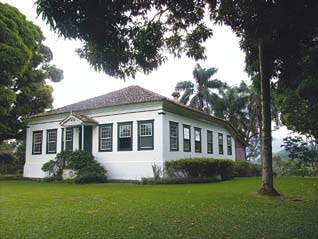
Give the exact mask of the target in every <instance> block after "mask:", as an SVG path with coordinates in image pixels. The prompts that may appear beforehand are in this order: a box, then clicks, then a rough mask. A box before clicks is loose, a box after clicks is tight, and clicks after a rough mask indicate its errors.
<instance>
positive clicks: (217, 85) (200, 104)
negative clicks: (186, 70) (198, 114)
mask: <svg viewBox="0 0 318 239" xmlns="http://www.w3.org/2000/svg"><path fill="white" fill-rule="evenodd" d="M216 72H217V69H216V68H213V67H212V68H208V69H206V68H202V67H201V66H200V65H199V64H196V66H195V68H194V70H193V78H194V79H195V84H193V83H192V82H191V81H179V82H178V83H177V85H176V87H175V92H174V93H173V95H174V96H175V97H176V96H180V92H183V94H182V96H181V98H180V99H179V102H180V103H182V104H185V105H187V104H189V106H190V107H192V108H195V109H198V110H201V111H205V112H207V113H212V112H214V111H215V110H214V107H215V104H216V102H217V101H218V100H219V95H218V94H217V93H214V92H212V90H215V89H217V90H218V91H220V90H222V89H224V88H226V87H227V84H226V83H223V82H222V81H220V80H218V79H211V77H212V76H213V75H214V74H215V73H216Z"/></svg>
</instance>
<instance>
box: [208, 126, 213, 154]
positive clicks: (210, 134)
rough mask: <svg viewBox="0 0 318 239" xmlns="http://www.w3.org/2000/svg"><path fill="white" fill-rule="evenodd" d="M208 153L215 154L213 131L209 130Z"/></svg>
mask: <svg viewBox="0 0 318 239" xmlns="http://www.w3.org/2000/svg"><path fill="white" fill-rule="evenodd" d="M207 145H208V154H213V132H212V131H210V130H208V131H207Z"/></svg>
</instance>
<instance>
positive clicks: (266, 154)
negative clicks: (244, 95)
mask: <svg viewBox="0 0 318 239" xmlns="http://www.w3.org/2000/svg"><path fill="white" fill-rule="evenodd" d="M258 52H259V55H258V57H259V58H258V60H259V70H260V80H261V103H262V127H261V134H262V136H261V137H262V142H261V144H262V145H261V146H262V152H261V157H262V167H263V170H262V187H261V189H260V190H259V192H258V193H259V194H260V195H269V196H278V195H279V193H278V192H277V191H276V190H275V189H274V182H273V168H272V129H271V96H270V77H269V74H268V72H267V71H266V69H265V68H264V63H265V62H264V55H263V42H262V40H259V41H258Z"/></svg>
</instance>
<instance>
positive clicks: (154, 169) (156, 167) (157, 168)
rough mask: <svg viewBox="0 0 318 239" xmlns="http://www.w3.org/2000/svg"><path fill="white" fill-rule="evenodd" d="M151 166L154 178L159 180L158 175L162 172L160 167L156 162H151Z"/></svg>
mask: <svg viewBox="0 0 318 239" xmlns="http://www.w3.org/2000/svg"><path fill="white" fill-rule="evenodd" d="M151 168H152V172H153V177H154V179H155V180H159V179H160V176H161V174H162V169H161V167H160V166H159V165H157V164H153V165H151Z"/></svg>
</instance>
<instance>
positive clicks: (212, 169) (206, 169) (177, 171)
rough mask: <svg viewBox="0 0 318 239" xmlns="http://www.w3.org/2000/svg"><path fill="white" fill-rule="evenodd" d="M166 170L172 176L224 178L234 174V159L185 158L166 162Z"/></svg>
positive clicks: (231, 176)
mask: <svg viewBox="0 0 318 239" xmlns="http://www.w3.org/2000/svg"><path fill="white" fill-rule="evenodd" d="M165 170H166V173H167V175H168V177H171V178H211V177H212V178H215V177H217V176H219V175H220V176H221V177H222V180H227V179H231V178H233V176H234V171H233V161H231V160H226V159H225V160H221V159H212V158H185V159H179V160H170V161H166V162H165Z"/></svg>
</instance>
